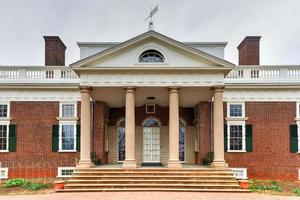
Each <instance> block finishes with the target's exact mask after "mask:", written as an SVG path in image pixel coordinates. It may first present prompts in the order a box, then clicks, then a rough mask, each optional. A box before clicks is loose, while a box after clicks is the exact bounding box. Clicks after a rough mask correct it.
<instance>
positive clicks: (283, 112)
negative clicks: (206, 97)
mask: <svg viewBox="0 0 300 200" xmlns="http://www.w3.org/2000/svg"><path fill="white" fill-rule="evenodd" d="M245 108H246V112H245V114H246V117H248V120H247V121H246V123H247V124H252V127H253V130H252V134H253V152H247V153H226V154H225V160H226V161H227V162H228V163H229V165H230V167H245V168H247V170H248V177H249V178H255V179H274V180H278V179H286V180H297V179H298V169H299V168H300V155H299V154H297V153H291V152H290V136H289V135H290V133H289V125H291V124H295V120H294V118H295V117H296V103H295V102H246V103H245ZM225 114H226V112H225Z"/></svg>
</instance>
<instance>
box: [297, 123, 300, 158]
mask: <svg viewBox="0 0 300 200" xmlns="http://www.w3.org/2000/svg"><path fill="white" fill-rule="evenodd" d="M297 133H298V134H297V136H298V153H300V121H297Z"/></svg>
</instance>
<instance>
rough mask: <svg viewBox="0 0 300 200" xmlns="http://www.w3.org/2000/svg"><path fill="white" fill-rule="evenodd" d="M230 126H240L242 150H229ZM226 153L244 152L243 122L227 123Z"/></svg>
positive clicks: (244, 135)
mask: <svg viewBox="0 0 300 200" xmlns="http://www.w3.org/2000/svg"><path fill="white" fill-rule="evenodd" d="M230 126H242V150H230ZM227 152H246V122H245V121H227Z"/></svg>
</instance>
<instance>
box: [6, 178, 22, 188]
mask: <svg viewBox="0 0 300 200" xmlns="http://www.w3.org/2000/svg"><path fill="white" fill-rule="evenodd" d="M26 182H27V181H26V180H25V179H24V178H15V179H10V180H8V181H6V182H5V187H21V186H23V185H25V184H26Z"/></svg>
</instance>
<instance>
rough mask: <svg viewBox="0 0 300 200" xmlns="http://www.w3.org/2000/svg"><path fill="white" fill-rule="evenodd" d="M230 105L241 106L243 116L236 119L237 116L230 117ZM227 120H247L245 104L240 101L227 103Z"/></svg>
mask: <svg viewBox="0 0 300 200" xmlns="http://www.w3.org/2000/svg"><path fill="white" fill-rule="evenodd" d="M230 105H241V106H242V116H238V117H235V116H230ZM227 118H228V120H230V118H232V119H242V118H245V102H240V101H236V102H234V101H230V102H227Z"/></svg>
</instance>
